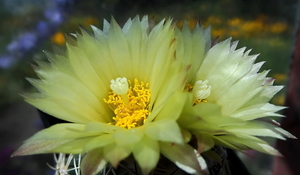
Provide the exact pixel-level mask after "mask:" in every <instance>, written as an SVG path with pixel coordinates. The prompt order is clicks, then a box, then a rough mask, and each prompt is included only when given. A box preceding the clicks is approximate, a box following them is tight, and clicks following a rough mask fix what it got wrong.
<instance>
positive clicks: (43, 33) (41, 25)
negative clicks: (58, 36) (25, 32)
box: [35, 21, 55, 39]
mask: <svg viewBox="0 0 300 175" xmlns="http://www.w3.org/2000/svg"><path fill="white" fill-rule="evenodd" d="M35 29H36V31H37V34H38V38H41V39H44V38H48V37H49V36H50V35H52V34H53V33H54V31H55V28H54V27H53V26H51V25H50V24H49V23H48V22H46V21H39V22H38V23H37V25H36V27H35Z"/></svg>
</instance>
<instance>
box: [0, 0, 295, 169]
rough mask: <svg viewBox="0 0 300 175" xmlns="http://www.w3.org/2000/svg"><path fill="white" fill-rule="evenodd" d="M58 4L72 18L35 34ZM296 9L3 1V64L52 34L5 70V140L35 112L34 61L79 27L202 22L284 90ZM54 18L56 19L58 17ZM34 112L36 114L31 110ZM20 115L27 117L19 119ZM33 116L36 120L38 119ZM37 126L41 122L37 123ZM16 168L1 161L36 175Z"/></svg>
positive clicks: (243, 3) (207, 3) (230, 0)
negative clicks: (20, 42)
mask: <svg viewBox="0 0 300 175" xmlns="http://www.w3.org/2000/svg"><path fill="white" fill-rule="evenodd" d="M63 3H65V4H63ZM57 4H60V5H63V6H60V8H59V11H63V12H62V13H64V10H65V12H67V13H64V14H65V16H64V18H63V19H62V22H61V23H59V25H58V24H56V26H55V27H54V29H52V30H51V31H47V30H46V29H47V28H45V29H44V30H36V29H35V27H36V26H37V24H38V23H39V22H40V21H41V20H44V18H45V16H47V14H46V11H47V9H49V8H53V6H55V7H56V5H57ZM297 6H298V1H296V0H252V1H247V0H40V1H35V0H0V64H1V56H2V57H3V55H5V54H7V50H8V49H9V48H10V47H9V46H11V45H10V44H11V43H12V42H13V41H14V40H17V38H18V37H20V36H22V35H24V34H26V33H28V32H31V31H34V32H37V33H39V32H40V33H43V32H48V33H47V34H48V35H47V36H44V35H43V36H44V37H42V39H39V42H38V44H37V42H35V43H34V46H32V47H31V48H30V49H29V50H27V51H26V54H24V55H22V56H19V55H18V58H13V59H15V62H14V63H13V64H11V65H9V66H4V67H2V68H0V110H1V111H0V120H2V125H3V127H4V125H6V127H5V128H2V129H1V132H2V133H1V136H2V135H4V134H6V135H7V134H9V133H10V132H11V131H10V130H7V128H9V129H12V127H13V129H14V130H15V129H16V128H15V127H14V126H11V127H8V126H7V124H5V121H6V119H5V118H10V120H19V118H16V116H23V117H24V118H26V117H27V116H28V115H30V114H31V113H26V111H27V109H28V108H30V107H28V106H25V107H24V108H23V102H22V98H21V97H20V95H19V93H23V92H28V91H32V87H31V85H30V84H29V83H28V82H27V81H26V80H25V77H35V74H34V72H33V70H32V68H31V66H30V64H31V63H34V61H33V60H34V58H36V59H45V57H44V55H43V52H42V50H49V51H51V50H52V45H53V44H54V45H58V46H61V47H63V45H64V42H65V37H64V36H65V34H66V33H74V32H76V31H79V25H82V26H83V27H86V28H89V26H90V25H95V26H97V27H100V28H101V26H102V21H103V19H104V18H105V19H107V20H108V21H109V20H110V18H111V16H113V17H114V18H115V19H116V20H117V21H118V22H119V23H120V25H122V24H124V22H125V21H126V20H127V19H128V18H129V17H134V16H136V15H148V16H149V17H150V18H153V19H154V20H155V21H160V20H161V19H163V18H168V17H171V18H173V19H174V21H177V26H178V27H181V26H182V24H183V21H184V20H187V22H188V24H189V26H190V27H191V28H193V27H194V26H195V24H196V23H197V22H199V21H200V22H201V23H202V24H203V25H204V26H205V27H208V26H211V29H212V38H216V37H218V40H219V41H222V40H224V39H226V38H228V37H232V38H233V40H239V41H240V42H239V45H238V47H244V46H246V47H247V48H248V49H252V51H251V53H252V54H259V53H260V56H259V57H258V60H257V62H259V61H266V63H265V64H264V66H263V69H271V72H270V73H269V76H272V77H274V78H276V81H275V83H276V84H285V83H286V81H287V74H288V69H289V62H290V59H291V55H292V51H293V45H294V36H295V33H294V31H295V27H296V26H295V24H296V20H297V13H296V10H297ZM48 15H49V14H48ZM50 16H51V17H53V18H54V17H56V16H55V13H53V14H50ZM57 18H59V16H58V17H57ZM25 44H27V43H25ZM29 44H30V43H29ZM272 102H273V103H275V104H279V105H282V104H283V103H284V90H283V91H281V92H280V93H279V94H278V95H277V96H276V97H274V99H273V101H272ZM15 104H18V105H21V107H20V106H15ZM17 107H20V108H17ZM14 109H16V110H14ZM30 109H31V108H30ZM22 110H23V111H22ZM32 111H34V109H31V110H30V112H32ZM16 112H19V113H22V115H21V114H15V113H16ZM34 115H36V116H37V114H36V113H34ZM24 118H23V120H24ZM33 120H34V121H36V120H38V118H34V119H33ZM36 123H38V122H36ZM36 123H35V126H32V127H36V130H38V129H40V128H41V124H36ZM2 125H1V126H0V127H2ZM28 127H31V126H30V125H29V126H28ZM19 132H26V131H24V130H22V131H19ZM32 133H34V132H33V131H32ZM15 137H18V136H15ZM22 139H23V138H21V137H20V138H19V140H20V141H19V142H18V141H16V144H18V145H20V144H21V142H22ZM8 141H9V139H8ZM8 141H7V140H5V141H2V142H8ZM7 145H9V144H8V143H1V147H0V149H2V150H3V149H4V148H5V149H7V147H12V150H13V149H15V147H17V146H18V145H15V144H13V145H11V146H7ZM9 150H10V149H9ZM4 153H5V154H6V153H7V151H6V152H5V151H4V152H3V151H1V152H0V155H1V154H2V155H3V154H4ZM249 154H250V156H245V155H242V157H245V158H244V161H246V162H248V163H247V166H248V167H249V168H250V169H251V171H252V172H255V173H254V174H263V175H266V174H270V171H271V170H270V169H271V168H270V166H271V163H272V158H271V156H266V155H262V154H259V153H256V152H249ZM1 158H2V159H3V160H1ZM13 159H14V160H16V159H18V158H13ZM253 161H255V162H254V163H253V164H252V163H249V162H253ZM11 162H12V160H11V159H7V156H6V157H4V158H3V156H2V157H0V172H1V171H3V172H5V173H6V174H9V173H11V172H13V173H11V174H14V172H18V173H16V174H30V173H31V172H30V173H29V172H28V170H26V169H25V170H23V171H22V172H20V171H15V170H13V169H14V168H16V167H19V166H22V165H21V163H19V164H16V163H11ZM42 163H43V162H42ZM261 163H262V164H261ZM5 164H9V165H10V166H5ZM254 164H255V165H254ZM35 166H39V164H38V165H35ZM43 167H44V168H37V167H35V168H33V169H34V170H33V171H35V172H34V173H33V174H46V173H45V172H44V171H45V169H47V166H43ZM19 168H20V167H19ZM0 174H1V173H0Z"/></svg>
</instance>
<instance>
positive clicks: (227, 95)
mask: <svg viewBox="0 0 300 175" xmlns="http://www.w3.org/2000/svg"><path fill="white" fill-rule="evenodd" d="M92 30H93V34H90V32H86V31H85V30H82V32H81V34H76V35H74V37H75V38H69V41H68V42H67V44H66V46H67V47H66V48H67V51H66V53H65V54H63V55H58V54H51V53H48V52H46V55H47V57H48V59H49V62H42V61H37V64H38V66H39V67H38V68H36V70H35V71H36V73H37V75H38V76H39V78H40V80H36V79H29V81H30V82H31V83H32V84H33V85H34V86H35V87H36V88H37V89H38V93H33V94H29V95H24V97H25V99H26V101H27V102H28V103H30V104H32V105H33V106H35V107H37V108H38V109H40V110H42V111H44V112H46V113H48V114H50V115H52V116H55V117H57V118H59V119H63V120H66V121H68V122H70V123H62V124H56V125H54V126H52V127H50V128H47V129H44V130H42V131H40V132H38V133H37V134H35V135H34V136H32V137H31V138H29V139H28V140H27V141H26V142H25V143H24V145H23V146H21V147H20V148H19V149H18V150H17V151H16V152H15V153H14V154H13V156H18V155H30V154H39V153H62V155H64V154H81V155H83V160H82V162H81V172H82V174H83V175H91V174H96V173H98V172H99V171H101V170H102V169H103V168H104V167H105V165H106V164H107V163H110V164H111V165H112V166H113V167H116V166H117V165H118V164H119V162H120V161H122V160H124V159H126V158H127V157H129V156H130V155H132V156H133V158H134V159H135V160H136V162H137V163H138V165H139V166H140V168H141V170H142V173H143V174H148V173H150V172H151V171H152V170H153V169H154V168H155V167H156V166H157V163H158V160H159V157H160V155H161V154H162V155H163V156H164V157H166V158H168V159H169V160H171V161H172V162H173V163H174V164H175V165H177V166H178V167H179V168H181V169H182V170H184V171H186V172H187V173H190V174H200V173H201V172H202V169H201V166H200V164H201V162H203V159H202V157H201V154H199V153H203V152H205V151H207V150H209V149H211V148H212V147H213V146H215V145H219V146H224V147H228V148H231V149H234V150H247V149H255V150H258V151H261V152H265V153H269V154H273V155H279V153H278V151H277V150H275V149H274V148H272V147H271V146H269V145H268V144H267V143H266V142H265V141H263V140H262V139H260V138H258V137H261V136H268V137H274V138H279V139H285V137H289V138H294V136H293V135H291V134H290V133H288V132H287V131H285V130H283V129H281V128H280V127H278V126H277V125H273V124H271V122H268V121H267V120H266V119H264V120H262V118H265V117H268V116H275V117H276V116H281V115H280V114H277V113H276V112H277V111H279V110H281V109H283V108H284V107H281V106H275V105H272V104H270V103H269V101H270V99H271V98H272V97H273V96H274V94H276V93H277V92H278V91H279V90H280V89H282V86H273V85H272V84H273V81H274V79H272V78H268V77H266V76H267V73H268V71H263V72H261V73H258V72H259V69H260V67H261V66H262V64H263V63H254V62H255V59H256V57H257V55H249V53H250V50H249V51H245V48H241V49H236V47H237V42H231V39H227V40H225V41H223V42H220V43H217V44H215V43H214V44H215V45H214V46H212V43H211V31H210V28H207V29H204V28H203V27H201V26H200V25H199V24H196V26H195V27H194V29H192V30H191V29H190V27H189V25H188V23H187V22H185V23H184V24H183V27H182V30H180V29H178V28H176V25H172V20H162V21H161V22H160V23H158V24H157V25H155V26H154V25H153V24H152V23H150V24H149V21H148V18H147V17H143V18H142V19H141V20H140V19H139V17H136V18H134V19H133V20H131V19H129V20H128V21H127V22H126V23H125V25H124V26H123V28H121V27H119V25H118V24H117V23H116V21H115V20H113V19H112V21H111V23H108V22H107V21H104V25H103V30H100V29H97V28H96V27H93V26H92ZM270 121H271V120H270ZM192 138H195V139H192ZM194 140H196V144H192V142H193V141H194ZM192 145H193V146H192ZM202 168H203V167H202ZM77 170H78V167H76V171H77Z"/></svg>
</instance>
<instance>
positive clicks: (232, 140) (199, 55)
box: [176, 26, 295, 155]
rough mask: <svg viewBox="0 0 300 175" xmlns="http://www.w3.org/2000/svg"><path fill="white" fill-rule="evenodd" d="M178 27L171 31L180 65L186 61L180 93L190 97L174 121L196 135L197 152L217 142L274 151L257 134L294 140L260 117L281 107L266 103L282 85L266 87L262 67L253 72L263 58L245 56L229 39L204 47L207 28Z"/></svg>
mask: <svg viewBox="0 0 300 175" xmlns="http://www.w3.org/2000/svg"><path fill="white" fill-rule="evenodd" d="M183 28H184V29H183V31H182V32H181V31H179V30H177V31H176V36H177V38H178V43H179V45H178V47H177V53H180V54H177V55H178V57H179V58H183V59H182V62H183V64H185V65H191V68H190V69H191V71H190V74H189V78H188V82H187V85H186V88H185V91H188V92H189V93H191V94H192V97H190V99H189V101H188V103H187V104H186V106H185V108H184V110H183V112H182V114H181V116H180V118H179V119H178V124H179V125H180V127H181V128H182V129H184V130H185V131H187V132H189V133H190V134H191V135H194V136H195V137H196V138H197V145H198V147H197V149H198V152H199V153H201V152H204V151H207V150H209V149H210V148H212V147H213V146H214V145H220V146H225V147H228V148H232V149H234V150H247V149H255V150H258V151H261V152H265V153H269V154H273V155H279V153H278V151H277V150H275V149H274V148H272V147H271V146H269V145H268V144H267V143H266V142H265V141H263V140H261V139H259V138H257V136H259V137H260V136H267V137H274V138H278V139H285V137H289V138H295V137H294V136H293V135H291V134H290V133H288V132H287V131H285V130H283V129H281V128H280V127H278V126H277V125H273V124H271V120H270V119H269V121H268V120H266V119H264V120H266V121H264V120H261V119H262V118H265V117H268V116H274V117H280V116H281V115H280V114H277V113H275V112H277V111H279V110H281V109H283V108H284V107H282V106H275V105H273V104H270V103H269V101H270V99H271V98H272V97H273V96H274V94H276V93H277V92H278V91H279V90H280V89H282V86H273V85H272V84H273V82H274V79H273V78H269V77H266V76H267V73H268V71H263V72H261V73H258V71H259V69H260V67H261V66H262V65H263V62H260V63H254V61H255V60H256V58H257V56H258V55H249V53H250V50H248V51H245V49H246V48H245V47H243V48H240V49H236V47H237V44H238V42H231V38H229V39H227V40H225V41H223V42H220V43H218V44H216V45H214V46H213V47H212V48H208V45H209V44H210V37H209V36H208V35H209V31H207V30H206V31H205V30H196V31H193V32H192V31H190V30H189V28H188V27H187V26H186V27H183ZM180 44H181V45H180ZM199 48H201V49H199ZM197 49H199V50H197Z"/></svg>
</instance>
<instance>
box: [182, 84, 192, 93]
mask: <svg viewBox="0 0 300 175" xmlns="http://www.w3.org/2000/svg"><path fill="white" fill-rule="evenodd" d="M193 88H194V86H193V85H191V84H186V85H185V87H184V90H183V91H184V92H192V90H193Z"/></svg>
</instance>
